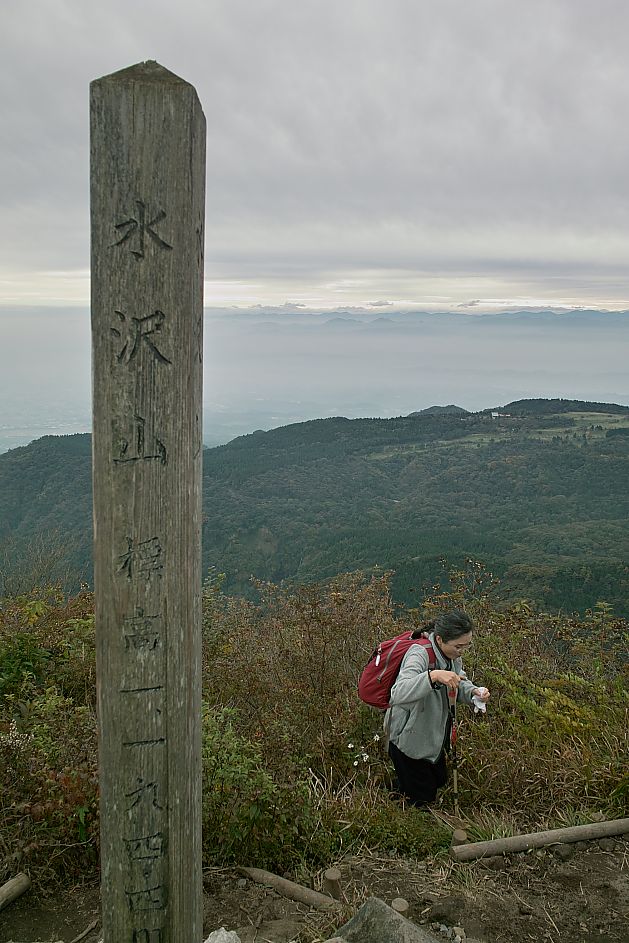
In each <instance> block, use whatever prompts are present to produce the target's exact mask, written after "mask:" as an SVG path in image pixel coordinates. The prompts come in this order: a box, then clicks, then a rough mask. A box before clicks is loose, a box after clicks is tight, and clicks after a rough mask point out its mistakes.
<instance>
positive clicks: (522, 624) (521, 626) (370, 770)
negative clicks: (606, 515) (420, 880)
mask: <svg viewBox="0 0 629 943" xmlns="http://www.w3.org/2000/svg"><path fill="white" fill-rule="evenodd" d="M257 590H258V598H257V601H252V600H244V599H239V598H233V597H229V596H226V595H224V594H223V593H222V591H221V587H220V580H217V579H213V580H211V581H208V583H207V584H206V586H205V589H204V594H203V679H202V680H203V699H204V708H203V723H202V731H203V851H204V861H205V863H206V864H207V865H210V864H213V865H221V864H222V865H229V864H233V863H237V862H239V863H247V864H255V865H257V866H262V867H267V868H271V869H275V870H279V871H280V872H282V873H283V872H284V871H286V870H292V871H294V872H295V873H300V872H301V870H302V869H303V868H313V867H320V866H322V865H325V864H328V863H330V862H331V861H333V860H335V859H338V858H339V857H340V856H342V855H343V854H345V853H347V852H349V851H352V852H355V853H357V852H359V851H360V850H361V849H364V848H369V849H371V850H373V851H376V850H380V851H386V852H387V853H392V852H396V853H399V854H403V855H407V856H411V857H421V856H424V855H429V854H435V853H437V852H438V851H439V850H440V849H443V848H445V847H446V846H447V843H448V837H449V833H448V830H447V829H445V828H444V827H443V826H442V825H441V824H440V822H439V819H438V818H437V817H435V816H434V815H433V814H432V813H429V812H421V811H417V810H413V809H408V808H404V807H403V806H402V805H400V804H398V803H395V802H392V801H391V800H390V798H389V794H388V791H387V785H388V783H389V778H390V766H389V761H388V758H387V757H386V753H385V751H384V749H383V742H382V739H381V717H380V715H379V714H377V713H376V712H375V711H372V710H371V709H369V708H367V707H365V706H364V705H362V704H361V703H360V701H359V700H358V697H357V694H356V681H357V676H358V673H359V671H360V669H361V668H362V666H363V665H364V663H365V662H366V660H367V658H368V657H369V655H370V653H371V651H372V650H373V647H374V646H375V645H376V644H377V642H378V641H379V640H380V639H382V638H386V637H389V636H392V635H394V634H396V633H398V632H400V631H402V630H403V629H405V628H407V627H410V626H415V625H417V623H418V622H421V620H422V619H427V618H429V617H431V616H432V615H433V614H434V613H435V612H437V611H439V610H440V609H444V608H452V607H453V606H457V607H462V608H465V609H467V611H468V612H469V613H470V614H471V615H472V617H473V618H474V619H475V621H476V623H477V632H476V633H475V639H474V646H473V648H472V649H471V651H470V653H469V657H467V658H466V668H467V670H468V674H469V675H470V677H472V678H474V680H476V681H477V683H482V684H486V685H487V686H488V687H489V688H490V689H491V691H492V697H491V701H490V704H489V709H488V711H487V715H486V716H483V715H477V716H475V715H474V714H473V713H472V712H471V711H468V710H467V709H463V708H461V709H460V710H459V721H460V724H459V726H460V736H459V741H458V758H459V794H460V795H459V801H460V806H461V811H462V813H463V814H464V815H465V816H466V817H467V818H468V819H469V820H470V822H471V823H473V822H474V821H476V822H477V823H478V824H479V829H481V831H482V829H483V828H485V831H487V827H488V826H487V827H485V825H483V823H488V822H489V823H491V822H493V823H497V824H495V827H494V830H495V831H499V830H500V823H501V822H503V823H508V828H509V829H510V830H513V829H516V828H524V829H528V828H529V827H552V826H553V825H554V824H556V823H559V824H561V822H562V821H564V820H566V817H569V818H571V819H574V820H583V821H586V820H587V818H588V816H590V815H591V814H592V813H593V812H594V811H596V812H600V811H603V812H604V813H606V814H607V815H609V816H616V815H619V816H623V815H626V814H627V806H628V795H629V781H628V779H627V771H626V756H627V755H628V753H629V750H628V747H629V742H628V739H627V738H628V734H627V730H628V724H627V720H628V719H629V718H628V711H629V698H628V693H627V683H626V682H627V659H626V655H627V625H626V623H624V622H622V621H621V620H616V619H615V618H614V617H613V613H611V612H610V611H609V608H608V607H605V606H604V605H601V606H599V607H597V609H596V610H595V611H593V612H591V613H589V614H588V615H587V616H586V618H585V619H574V618H571V617H566V616H556V615H555V616H551V615H548V614H545V613H542V612H539V611H537V610H536V609H535V607H534V606H533V605H532V604H530V603H526V602H520V603H518V604H515V605H510V606H506V605H504V604H501V603H500V601H499V599H497V598H496V596H495V586H494V582H493V580H492V579H491V577H490V576H489V575H488V574H485V573H484V571H483V569H482V567H480V566H479V565H478V564H470V566H469V567H468V568H467V569H466V570H465V571H459V572H455V573H452V575H451V586H450V589H449V591H448V592H443V591H441V590H439V591H435V592H434V593H433V594H431V595H428V596H426V598H425V599H424V600H423V603H422V606H421V608H419V609H418V610H414V611H402V612H399V611H395V609H394V607H393V605H392V602H391V598H390V594H389V577H388V574H384V573H376V574H372V575H371V576H368V577H365V576H363V575H360V574H350V575H345V576H342V577H339V578H337V579H334V580H332V581H331V582H330V583H328V584H326V585H312V586H302V587H294V588H291V587H285V586H275V585H272V584H268V583H261V584H257ZM441 802H442V808H443V810H444V811H445V812H447V811H451V810H452V796H451V795H450V793H449V791H448V789H446V790H445V791H444V793H443V797H442V799H441ZM504 827H505V828H506V827H507V825H505V826H504ZM472 829H473V825H472ZM0 836H1V838H0V842H1V849H0V850H1V852H2V855H1V858H2V862H3V863H2V870H1V871H0V880H3V879H7V878H8V877H11V876H12V875H13V874H14V873H16V872H17V871H19V870H28V871H30V873H31V874H32V875H34V876H36V877H37V879H38V880H39V882H40V884H42V883H44V884H45V883H50V882H52V881H55V880H56V881H58V880H61V879H64V878H66V877H68V876H70V877H71V876H73V875H76V874H78V872H79V871H85V870H90V869H93V868H94V867H95V866H96V864H97V857H98V781H97V749H96V716H95V668H94V624H93V601H92V598H91V596H90V595H89V594H86V593H82V594H80V595H79V596H77V597H75V598H74V599H71V600H69V601H65V600H63V599H62V598H61V596H60V595H59V594H58V593H56V592H55V591H54V590H45V591H42V592H38V593H33V594H31V595H30V596H24V597H20V598H17V599H13V600H4V601H2V603H0ZM487 837H488V836H487Z"/></svg>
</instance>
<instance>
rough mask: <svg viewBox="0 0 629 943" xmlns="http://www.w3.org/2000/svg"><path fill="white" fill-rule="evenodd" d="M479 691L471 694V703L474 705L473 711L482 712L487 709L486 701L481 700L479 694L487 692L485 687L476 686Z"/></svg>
mask: <svg viewBox="0 0 629 943" xmlns="http://www.w3.org/2000/svg"><path fill="white" fill-rule="evenodd" d="M477 690H478V691H479V692H480V693H479V694H474V695H473V696H472V704H473V705H474V713H475V714H478V713H479V712H482V713H483V714H484V713H485V712H486V711H487V702H486V701H483V700H481V697H480V695H482V694H486V693H487V688H477Z"/></svg>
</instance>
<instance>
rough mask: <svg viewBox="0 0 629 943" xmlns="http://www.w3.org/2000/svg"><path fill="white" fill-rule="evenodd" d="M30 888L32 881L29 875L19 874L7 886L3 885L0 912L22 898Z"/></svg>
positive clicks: (0, 892) (0, 891)
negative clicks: (18, 898)
mask: <svg viewBox="0 0 629 943" xmlns="http://www.w3.org/2000/svg"><path fill="white" fill-rule="evenodd" d="M30 886H31V879H30V878H29V876H28V874H17V875H16V876H15V877H14V878H11V880H10V881H7V882H6V884H3V885H2V887H0V910H2V909H3V907H7V906H8V905H9V904H10V903H11V902H12V901H14V900H15V899H16V898H17V897H20V895H21V894H23V893H24V891H27V890H28V889H29V887H30Z"/></svg>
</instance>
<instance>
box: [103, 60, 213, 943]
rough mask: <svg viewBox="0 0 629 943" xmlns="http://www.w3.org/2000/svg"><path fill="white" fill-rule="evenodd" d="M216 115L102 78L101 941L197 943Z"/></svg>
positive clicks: (167, 88) (143, 76)
mask: <svg viewBox="0 0 629 943" xmlns="http://www.w3.org/2000/svg"><path fill="white" fill-rule="evenodd" d="M204 194H205V119H204V117H203V112H202V110H201V107H200V105H199V101H198V98H197V95H196V92H195V90H194V88H193V87H192V86H191V85H189V84H188V83H187V82H184V81H183V80H182V79H180V78H178V77H177V76H175V75H173V74H172V73H171V72H168V71H167V70H166V69H164V68H162V67H161V66H160V65H158V64H157V63H155V62H146V63H140V64H138V65H136V66H132V67H130V68H128V69H124V70H123V71H121V72H117V73H114V74H113V75H109V76H105V77H104V78H101V79H98V80H96V81H94V82H93V83H92V85H91V226H92V251H91V280H92V281H91V294H92V302H91V308H92V351H93V403H94V427H93V450H94V454H93V479H94V482H93V483H94V538H95V542H94V582H95V593H96V632H97V686H98V713H99V738H100V740H99V752H100V760H99V761H100V802H101V823H102V824H101V866H102V916H103V938H104V943H176V941H179V940H189V941H191V943H194V941H198V940H200V939H201V935H202V925H201V900H202V894H201V890H202V888H201V813H200V810H201V796H200V790H201V770H200V751H201V736H200V713H201V711H200V634H201V633H200V588H201V572H200V566H201V564H200V528H201V448H202V446H201V401H202V394H201V387H202V356H203V354H202V342H203V226H204V201H205V195H204Z"/></svg>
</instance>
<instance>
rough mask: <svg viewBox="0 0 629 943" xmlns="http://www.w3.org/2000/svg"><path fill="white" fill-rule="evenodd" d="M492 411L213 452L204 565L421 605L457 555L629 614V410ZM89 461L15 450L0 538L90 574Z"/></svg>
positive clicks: (66, 451) (42, 447)
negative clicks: (339, 584)
mask: <svg viewBox="0 0 629 943" xmlns="http://www.w3.org/2000/svg"><path fill="white" fill-rule="evenodd" d="M551 405H552V409H553V410H554V411H552V412H551V411H549V410H550V409H551ZM564 407H565V408H564ZM492 412H496V411H491V410H487V411H482V412H479V413H470V414H460V413H451V412H447V413H444V412H438V413H430V412H429V413H428V414H426V413H423V414H419V415H412V416H407V417H399V418H396V419H354V420H349V419H344V418H342V417H337V418H332V419H321V420H316V421H313V422H304V423H297V424H294V425H291V426H284V427H281V428H278V429H274V430H271V431H269V432H256V433H252V434H251V435H246V436H241V437H240V438H238V439H235V440H233V441H232V442H230V443H229V444H228V445H224V446H220V447H218V448H214V449H208V450H206V451H205V453H204V473H203V504H204V527H203V562H204V567H205V568H206V569H208V568H209V567H210V566H215V567H217V568H218V569H219V570H220V571H223V572H225V573H226V575H227V583H226V586H227V588H228V590H229V591H231V592H240V593H247V592H249V588H250V578H251V576H256V577H259V578H262V579H270V580H274V581H281V580H285V579H294V580H298V581H300V582H308V581H311V580H320V579H326V578H329V577H331V576H333V575H335V574H337V573H342V572H348V571H352V570H357V569H369V568H372V567H374V566H379V567H381V568H382V569H393V570H394V571H395V577H394V580H393V592H394V595H395V598H396V599H398V600H400V601H403V602H406V603H409V602H412V600H413V599H414V598H415V594H416V593H417V592H419V591H421V589H422V588H423V587H426V586H430V585H432V584H433V583H434V582H435V581H437V580H439V578H440V577H441V575H442V572H443V566H442V563H441V562H440V561H441V560H442V558H447V559H448V560H449V561H450V562H451V563H459V562H461V561H462V560H464V559H466V558H469V557H471V558H475V559H482V560H483V561H484V562H485V563H486V564H487V565H488V567H489V568H490V569H491V570H492V571H493V572H494V573H496V574H497V575H498V576H500V578H501V579H502V582H503V591H504V592H505V593H506V594H508V595H511V596H512V597H527V598H531V599H534V600H536V601H537V602H538V603H540V604H543V605H544V606H546V607H548V608H554V609H559V608H563V609H565V610H569V611H572V610H581V611H584V610H585V609H587V608H592V607H594V606H595V605H596V603H597V602H598V601H599V600H605V601H607V602H609V603H611V604H612V605H613V606H614V607H615V609H616V611H617V612H618V613H619V614H625V615H626V614H627V611H628V610H627V605H628V604H627V599H629V592H628V590H629V533H628V529H627V526H626V522H627V519H628V517H629V490H628V489H627V487H626V482H627V480H628V477H629V475H628V471H629V436H627V435H624V434H622V433H623V432H624V431H625V430H629V408H628V407H623V406H616V405H613V404H599V403H584V402H580V401H573V400H569V401H568V400H541V401H540V400H532V401H519V402H517V403H511V404H508V405H507V406H504V407H501V408H500V409H499V410H498V412H499V415H498V416H493V417H492ZM90 460H91V449H90V437H89V436H86V435H84V436H68V437H61V438H55V437H50V436H49V437H46V438H44V439H40V440H38V441H37V442H34V443H32V444H31V445H30V446H28V447H27V448H25V449H15V450H13V451H12V452H9V453H7V454H6V455H3V456H0V540H1V538H2V537H3V536H4V537H5V538H10V540H12V541H13V542H14V543H15V542H16V541H17V542H18V544H19V542H20V541H22V542H24V541H30V540H32V539H33V537H34V535H36V534H42V533H43V534H45V535H48V534H51V533H53V534H63V535H64V540H67V545H68V553H69V554H71V560H72V562H73V564H74V565H76V566H77V567H78V566H82V567H83V571H82V572H83V574H84V575H86V576H88V577H89V556H90V546H91V481H90ZM1 566H2V563H1V559H0V567H1Z"/></svg>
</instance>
